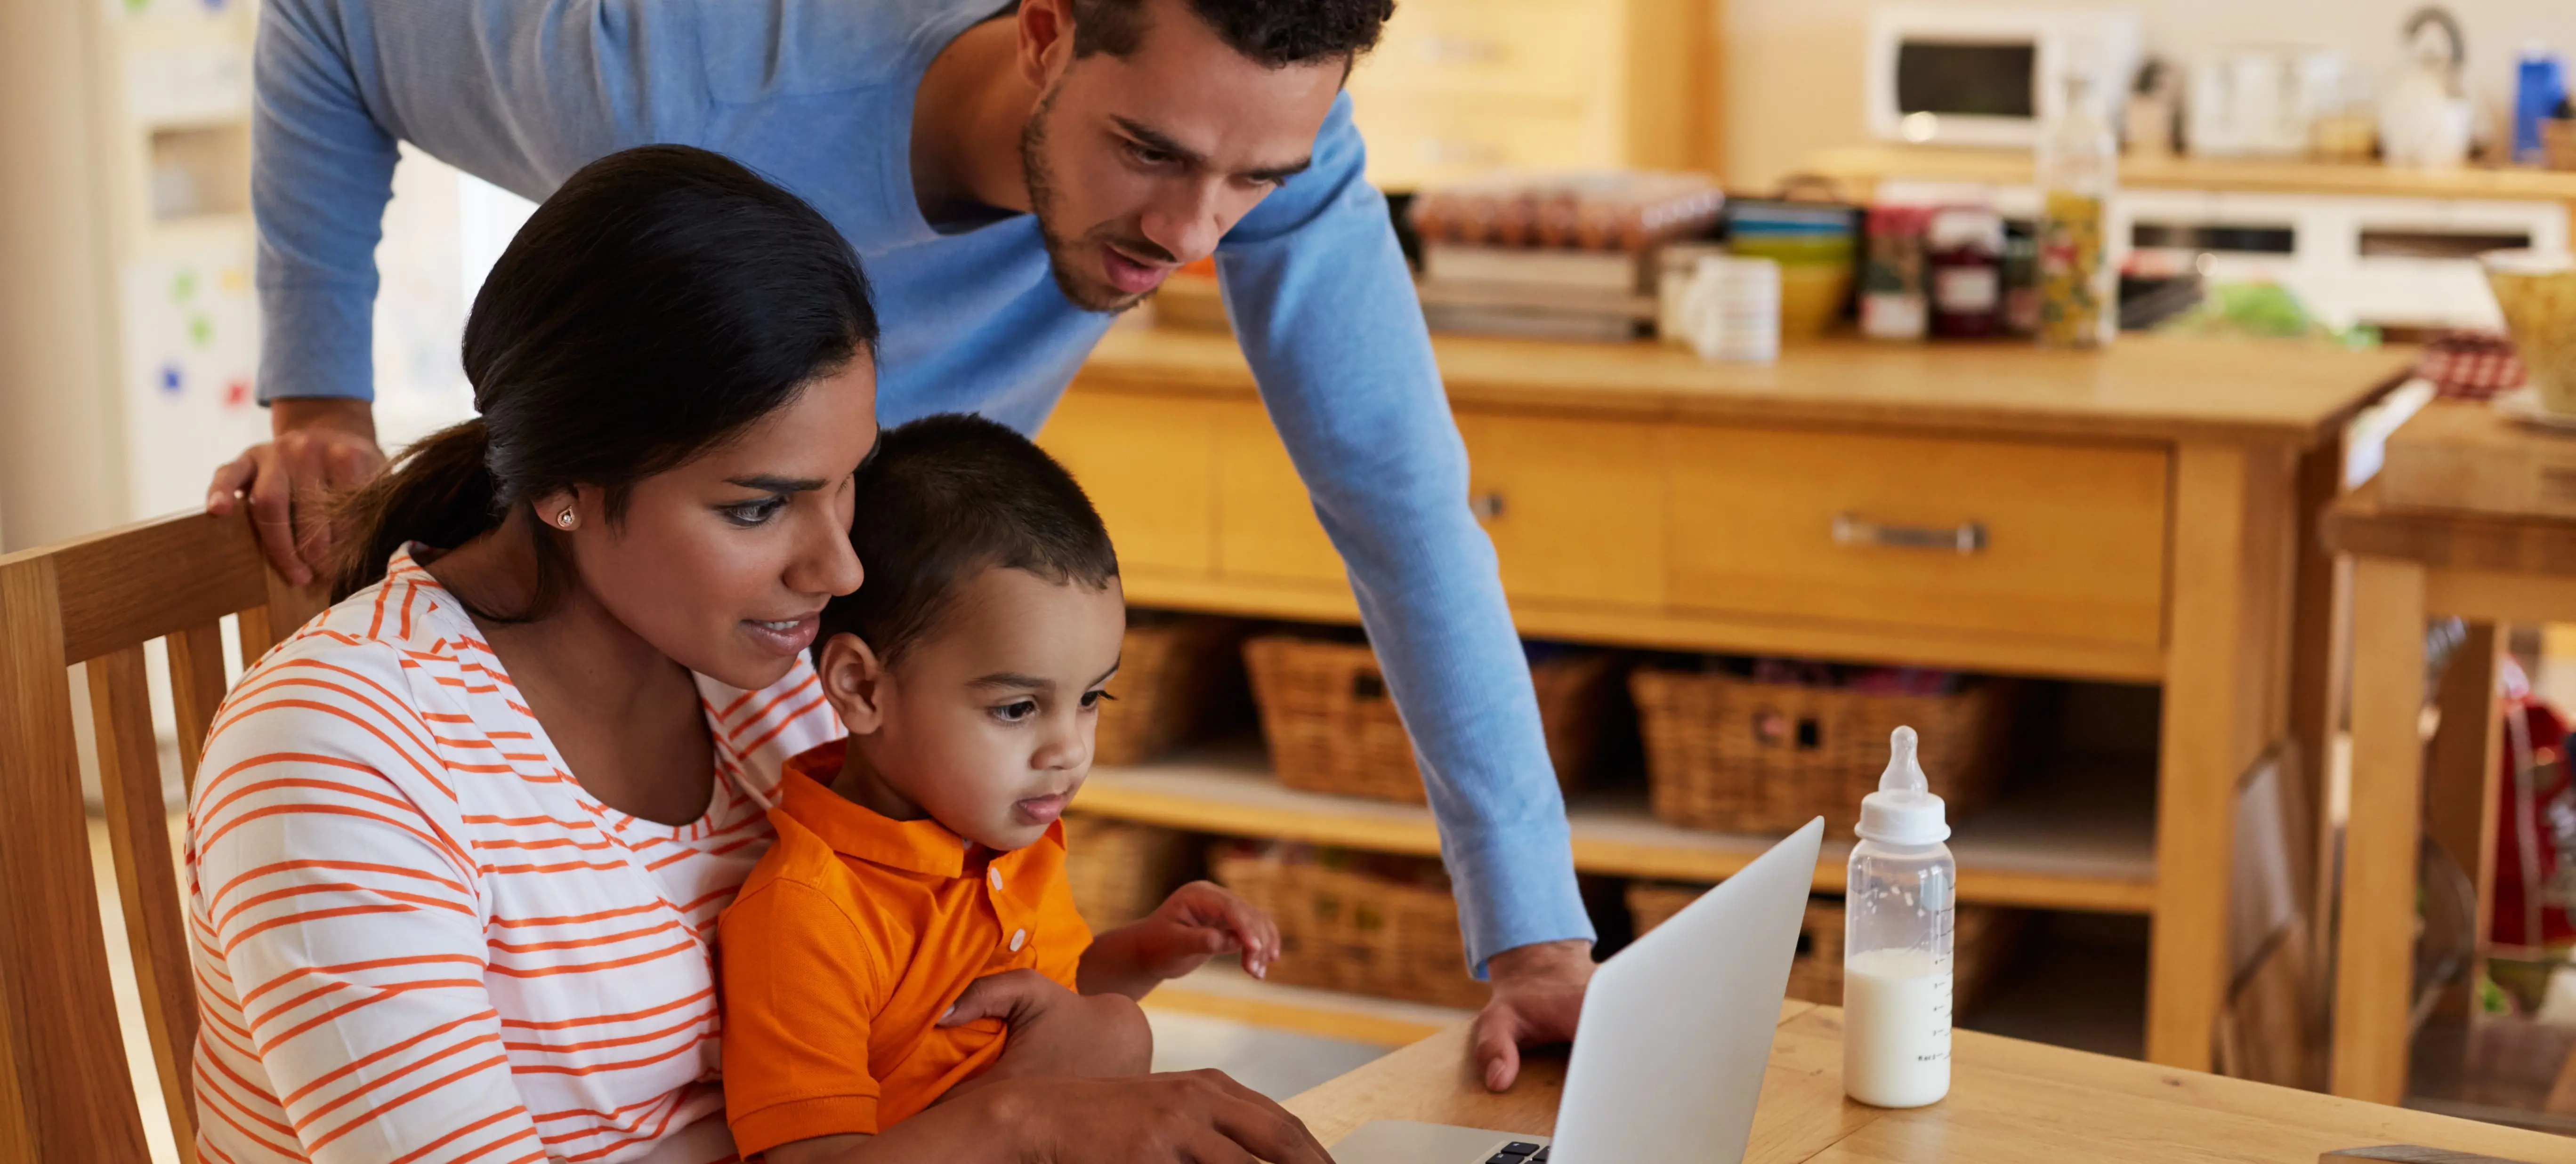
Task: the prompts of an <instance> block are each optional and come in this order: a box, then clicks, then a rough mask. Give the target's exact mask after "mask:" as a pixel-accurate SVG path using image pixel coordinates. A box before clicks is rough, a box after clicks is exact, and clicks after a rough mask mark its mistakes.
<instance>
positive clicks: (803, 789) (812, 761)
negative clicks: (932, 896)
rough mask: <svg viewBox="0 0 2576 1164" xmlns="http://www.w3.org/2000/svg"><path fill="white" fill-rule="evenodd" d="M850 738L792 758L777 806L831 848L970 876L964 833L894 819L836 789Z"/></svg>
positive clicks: (925, 821) (927, 821) (917, 869)
mask: <svg viewBox="0 0 2576 1164" xmlns="http://www.w3.org/2000/svg"><path fill="white" fill-rule="evenodd" d="M847 747H848V745H847V742H846V741H843V740H834V741H832V742H831V743H828V744H824V745H822V746H820V747H816V748H812V749H810V750H808V751H805V752H803V753H801V754H799V755H798V756H797V757H796V758H794V759H792V760H789V761H788V762H787V765H786V771H785V772H784V773H783V774H782V776H781V779H780V781H779V789H780V792H781V794H782V795H781V798H780V801H779V807H780V808H781V809H782V810H784V811H785V812H786V813H787V815H788V816H790V817H792V818H794V819H795V821H796V823H798V824H801V825H803V826H805V827H806V828H807V829H808V830H810V831H812V832H813V834H814V835H815V836H817V837H820V838H822V840H823V843H824V844H827V845H830V846H832V851H833V852H836V853H839V854H841V855H842V856H845V857H854V858H857V859H858V860H861V861H869V862H873V863H875V864H879V865H885V866H890V867H892V868H896V869H902V870H906V871H908V872H913V873H926V874H929V875H931V876H935V877H963V876H965V875H966V846H967V841H966V839H965V838H964V837H961V836H958V835H957V834H956V833H953V832H950V831H949V830H948V826H946V825H943V824H941V823H939V822H938V821H936V820H933V819H931V818H929V817H923V818H922V819H920V820H890V819H888V818H887V817H885V816H884V815H883V814H881V813H878V812H877V811H875V810H874V809H870V808H865V807H862V806H860V805H857V804H853V803H851V802H850V801H849V800H847V799H845V798H844V797H842V796H841V794H839V793H837V792H834V791H832V789H831V786H830V781H832V780H834V779H836V778H838V777H839V776H840V772H841V760H842V756H843V755H844V753H845V752H846V750H847Z"/></svg>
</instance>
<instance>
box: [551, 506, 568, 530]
mask: <svg viewBox="0 0 2576 1164" xmlns="http://www.w3.org/2000/svg"><path fill="white" fill-rule="evenodd" d="M555 524H556V525H559V526H562V527H564V528H565V529H571V528H572V511H571V510H569V509H567V510H565V511H563V512H562V513H558V514H556V515H555Z"/></svg>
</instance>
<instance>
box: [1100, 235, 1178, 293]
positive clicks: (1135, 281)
mask: <svg viewBox="0 0 2576 1164" xmlns="http://www.w3.org/2000/svg"><path fill="white" fill-rule="evenodd" d="M1101 253H1102V254H1103V255H1104V256H1106V257H1105V258H1104V259H1103V260H1102V262H1101V266H1102V268H1103V269H1105V270H1106V271H1107V272H1108V273H1109V285H1110V286H1113V287H1116V288H1118V291H1119V293H1120V294H1122V295H1142V294H1144V293H1146V292H1148V291H1151V290H1153V289H1154V288H1156V287H1160V286H1162V285H1163V276H1165V275H1168V274H1171V272H1172V269H1171V268H1170V267H1168V266H1163V265H1161V264H1158V263H1144V262H1138V261H1137V260H1135V259H1131V258H1128V257H1127V255H1126V254H1125V253H1124V252H1122V251H1120V250H1119V249H1118V248H1116V247H1102V248H1101Z"/></svg>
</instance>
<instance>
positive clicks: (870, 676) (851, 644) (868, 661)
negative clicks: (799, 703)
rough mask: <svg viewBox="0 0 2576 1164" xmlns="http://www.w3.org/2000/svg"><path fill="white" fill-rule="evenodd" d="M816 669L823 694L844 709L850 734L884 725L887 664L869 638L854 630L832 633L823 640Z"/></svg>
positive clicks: (861, 733)
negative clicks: (882, 660)
mask: <svg viewBox="0 0 2576 1164" xmlns="http://www.w3.org/2000/svg"><path fill="white" fill-rule="evenodd" d="M814 673H815V674H816V675H817V676H818V677H820V678H821V679H822V681H823V698H825V699H827V700H830V701H831V703H832V710H834V711H837V712H839V713H841V725H842V726H843V727H846V728H848V729H850V734H851V735H854V736H865V735H873V734H875V733H876V730H877V729H878V728H881V727H884V726H885V718H886V709H885V695H886V686H887V684H886V671H885V666H884V664H882V663H880V662H879V661H878V660H877V653H876V652H875V651H874V650H872V649H870V648H869V647H868V644H867V643H866V641H864V640H862V639H860V638H859V636H857V635H853V634H837V635H833V636H832V637H831V638H830V639H829V640H827V641H826V642H824V644H823V653H822V656H821V657H820V658H818V659H816V660H815V663H814Z"/></svg>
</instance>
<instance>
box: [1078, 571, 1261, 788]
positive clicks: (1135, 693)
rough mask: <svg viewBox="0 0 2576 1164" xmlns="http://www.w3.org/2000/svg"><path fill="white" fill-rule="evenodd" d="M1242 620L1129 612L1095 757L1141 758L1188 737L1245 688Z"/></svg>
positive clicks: (1112, 762)
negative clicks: (1238, 674) (1238, 677)
mask: <svg viewBox="0 0 2576 1164" xmlns="http://www.w3.org/2000/svg"><path fill="white" fill-rule="evenodd" d="M1243 629H1244V624H1243V623H1242V622H1241V621H1240V620H1237V619H1230V618H1218V617H1214V616H1211V615H1194V614H1172V613H1168V612H1163V611H1152V610H1131V611H1129V612H1127V637H1126V640H1125V642H1124V644H1123V645H1122V646H1121V647H1120V649H1119V657H1118V675H1117V677H1116V678H1113V679H1111V680H1110V681H1109V686H1108V688H1107V691H1108V693H1109V695H1110V697H1111V698H1109V699H1108V700H1106V701H1104V702H1103V703H1102V704H1101V705H1100V720H1099V727H1098V734H1097V735H1096V737H1095V740H1094V744H1093V749H1092V758H1091V762H1092V763H1094V764H1098V765H1109V766H1117V765H1124V764H1141V763H1143V762H1145V761H1147V760H1151V759H1153V758H1155V757H1156V756H1159V755H1162V754H1163V753H1164V752H1167V751H1170V750H1171V749H1172V748H1173V747H1174V746H1175V745H1177V744H1180V743H1183V742H1185V741H1187V740H1188V739H1189V738H1190V736H1191V735H1192V734H1194V733H1195V732H1196V731H1197V730H1198V728H1199V727H1200V726H1201V725H1202V724H1205V723H1206V722H1208V720H1209V719H1211V718H1213V717H1215V716H1216V715H1217V714H1218V713H1221V712H1222V711H1224V710H1225V709H1224V703H1225V701H1226V699H1227V697H1228V696H1229V695H1230V694H1232V693H1233V692H1236V691H1238V690H1240V685H1239V684H1237V683H1235V682H1234V681H1233V680H1234V670H1235V668H1236V667H1237V666H1239V665H1240V664H1239V663H1238V659H1239V658H1240V656H1239V655H1238V654H1237V652H1236V649H1235V644H1236V643H1237V642H1239V641H1241V640H1242V638H1243Z"/></svg>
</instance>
